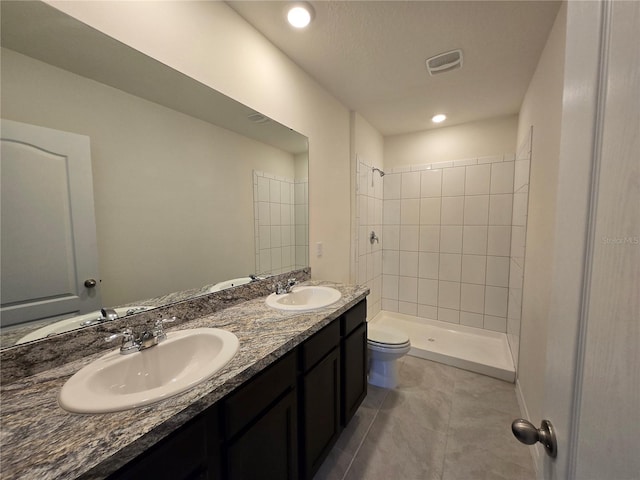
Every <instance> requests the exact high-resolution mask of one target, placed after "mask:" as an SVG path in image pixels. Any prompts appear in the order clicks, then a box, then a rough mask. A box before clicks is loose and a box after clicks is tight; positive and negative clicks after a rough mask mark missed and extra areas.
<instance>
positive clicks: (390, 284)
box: [382, 275, 400, 300]
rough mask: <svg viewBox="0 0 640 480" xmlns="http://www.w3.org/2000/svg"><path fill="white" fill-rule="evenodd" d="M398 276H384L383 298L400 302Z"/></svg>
mask: <svg viewBox="0 0 640 480" xmlns="http://www.w3.org/2000/svg"><path fill="white" fill-rule="evenodd" d="M399 280H400V277H399V276H398V275H382V298H388V299H390V300H398V284H399Z"/></svg>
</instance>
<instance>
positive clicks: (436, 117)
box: [431, 113, 447, 123]
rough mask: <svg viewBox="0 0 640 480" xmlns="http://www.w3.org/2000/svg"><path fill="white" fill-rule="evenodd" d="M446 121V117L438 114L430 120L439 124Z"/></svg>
mask: <svg viewBox="0 0 640 480" xmlns="http://www.w3.org/2000/svg"><path fill="white" fill-rule="evenodd" d="M446 119H447V116H446V115H444V114H442V113H439V114H438V115H434V116H433V118H431V121H432V122H433V123H440V122H444V121H445V120H446Z"/></svg>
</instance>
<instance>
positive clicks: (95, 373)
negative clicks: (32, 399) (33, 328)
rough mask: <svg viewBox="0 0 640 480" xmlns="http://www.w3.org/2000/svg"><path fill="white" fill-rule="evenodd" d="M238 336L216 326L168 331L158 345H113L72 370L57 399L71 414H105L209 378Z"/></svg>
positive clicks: (228, 357) (230, 352)
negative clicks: (127, 349) (125, 348)
mask: <svg viewBox="0 0 640 480" xmlns="http://www.w3.org/2000/svg"><path fill="white" fill-rule="evenodd" d="M238 347H239V342H238V338H237V337H236V336H235V335H234V334H233V333H231V332H228V331H226V330H220V329H217V328H194V329H191V330H181V331H178V332H169V333H167V339H166V340H165V341H163V342H161V343H159V344H158V345H156V346H154V347H151V348H148V349H146V350H143V351H140V352H135V353H132V354H129V355H122V354H121V353H120V350H119V349H118V350H115V351H113V352H111V353H108V354H107V355H104V356H103V357H100V358H99V359H97V360H95V361H94V362H92V363H90V364H89V365H87V366H86V367H84V368H82V369H81V370H79V371H78V372H77V373H76V374H75V375H73V376H72V377H71V378H70V379H69V380H67V382H66V383H65V384H64V386H63V387H62V390H61V391H60V395H59V397H58V401H59V403H60V406H61V407H62V408H64V409H65V410H68V411H70V412H75V413H105V412H116V411H120V410H127V409H129V408H135V407H140V406H143V405H149V404H151V403H154V402H158V401H160V400H164V399H166V398H168V397H171V396H173V395H177V394H179V393H182V392H185V391H187V390H189V389H190V388H192V387H195V386H196V385H198V384H199V383H201V382H203V381H205V380H207V379H209V378H210V377H211V376H213V374H215V373H216V372H217V371H218V370H220V369H221V368H222V367H224V366H225V365H226V364H227V363H228V362H229V361H230V360H231V359H232V358H233V356H234V355H235V354H236V352H237V351H238Z"/></svg>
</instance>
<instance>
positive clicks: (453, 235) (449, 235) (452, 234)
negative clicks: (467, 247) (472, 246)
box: [440, 225, 462, 253]
mask: <svg viewBox="0 0 640 480" xmlns="http://www.w3.org/2000/svg"><path fill="white" fill-rule="evenodd" d="M440 251H441V252H442V253H462V227H461V226H451V225H443V226H442V227H440Z"/></svg>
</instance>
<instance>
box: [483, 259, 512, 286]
mask: <svg viewBox="0 0 640 480" xmlns="http://www.w3.org/2000/svg"><path fill="white" fill-rule="evenodd" d="M487 285H491V286H495V287H508V286H509V257H487Z"/></svg>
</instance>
